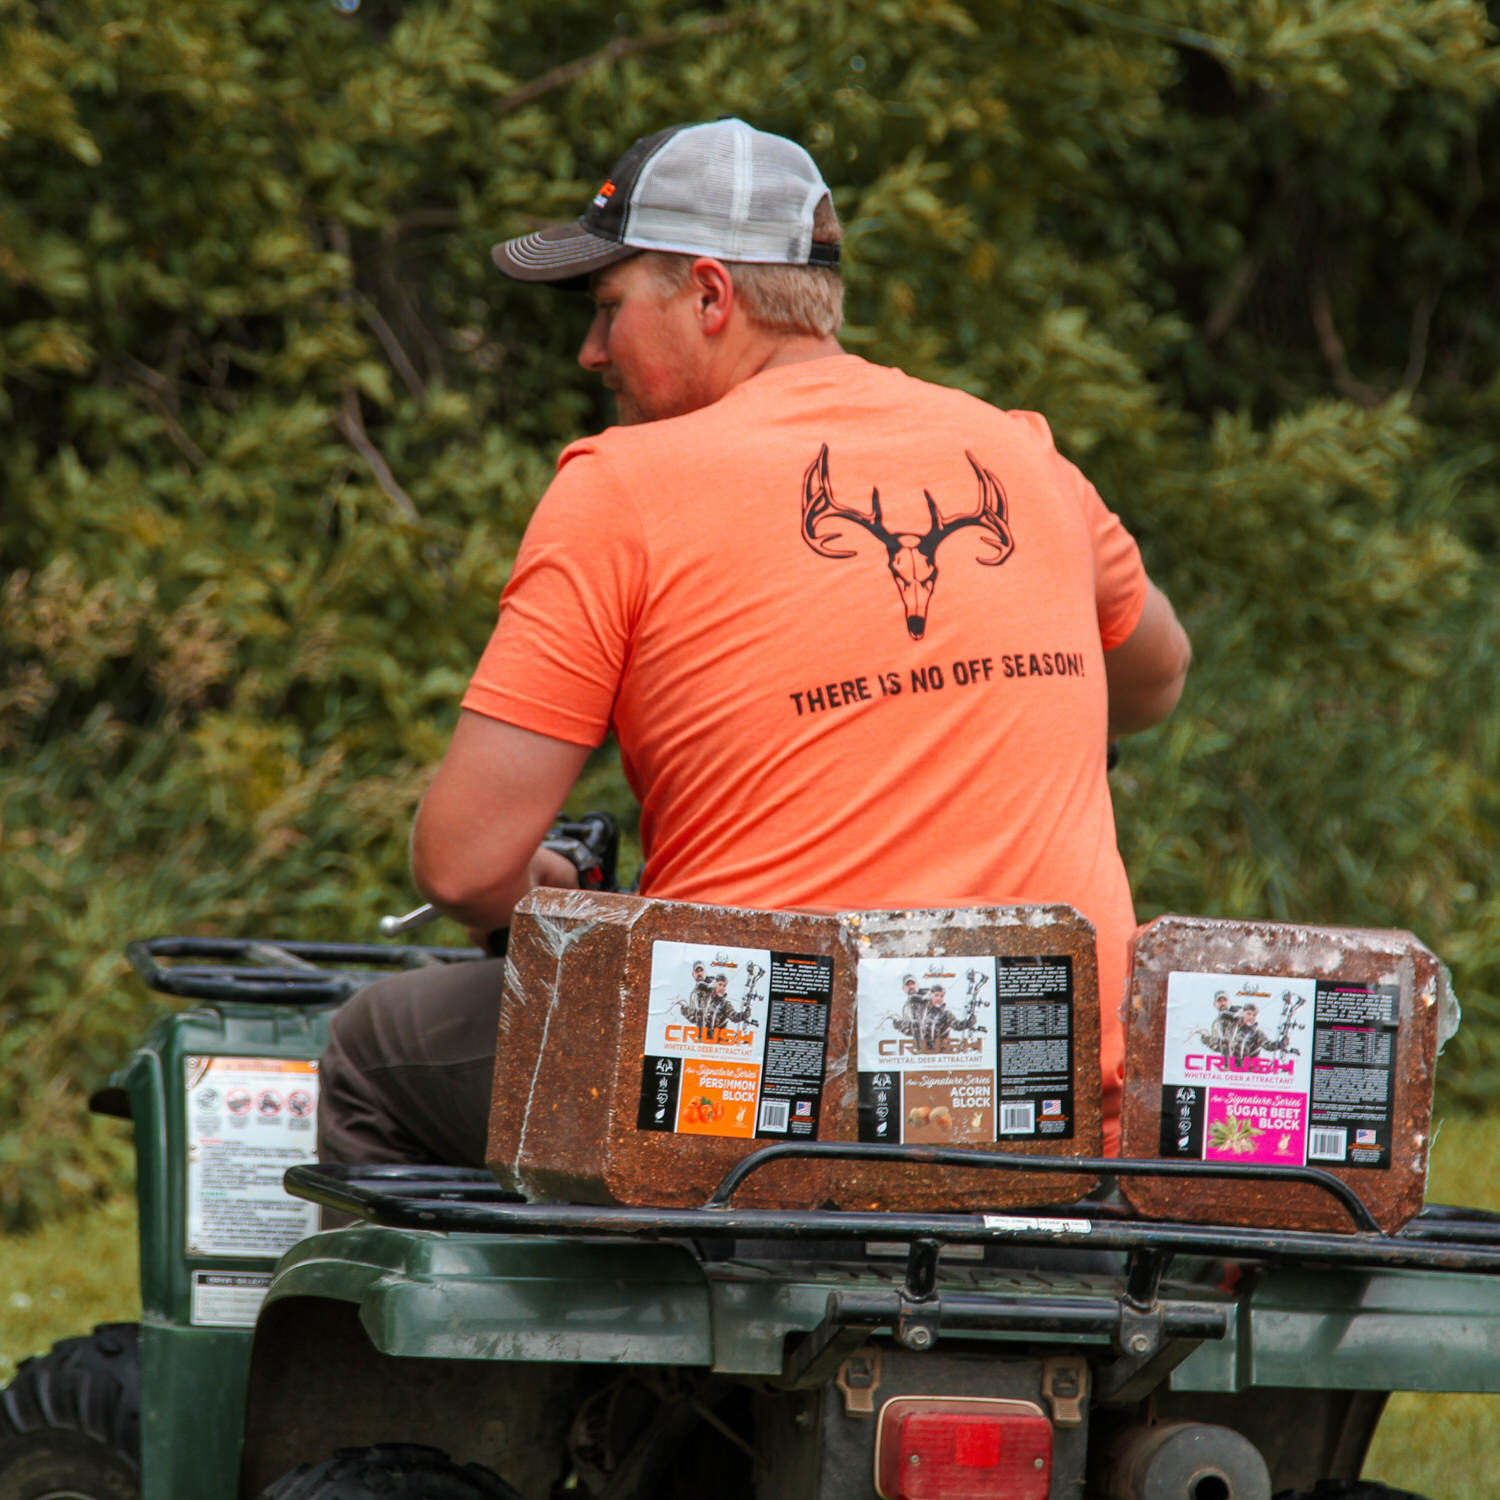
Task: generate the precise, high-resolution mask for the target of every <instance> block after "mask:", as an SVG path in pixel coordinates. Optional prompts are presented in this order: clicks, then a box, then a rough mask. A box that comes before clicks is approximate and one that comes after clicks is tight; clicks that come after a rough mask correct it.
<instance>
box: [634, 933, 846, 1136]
mask: <svg viewBox="0 0 1500 1500" xmlns="http://www.w3.org/2000/svg"><path fill="white" fill-rule="evenodd" d="M832 997H833V960H832V959H831V958H824V957H818V956H815V955H809V954H801V953H777V952H773V951H771V950H768V949H764V948H712V947H709V946H707V945H705V944H703V943H671V942H656V943H653V944H652V948H651V1000H650V1005H649V1008H648V1012H647V1018H646V1039H645V1047H644V1049H643V1053H642V1059H641V1104H640V1110H639V1112H638V1114H637V1116H636V1124H637V1126H638V1128H640V1129H641V1130H666V1131H674V1132H677V1133H679V1134H683V1135H728V1136H741V1137H743V1138H745V1139H751V1138H753V1137H756V1136H768V1137H771V1138H773V1139H774V1138H778V1137H788V1138H790V1137H805V1138H809V1139H810V1138H815V1137H816V1136H817V1133H818V1103H819V1100H820V1099H821V1097H822V1092H823V1062H824V1056H825V1053H826V1050H827V1045H828V1012H829V1006H830V1003H831V1001H832Z"/></svg>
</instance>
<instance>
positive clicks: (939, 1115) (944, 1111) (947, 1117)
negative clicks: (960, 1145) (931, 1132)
mask: <svg viewBox="0 0 1500 1500" xmlns="http://www.w3.org/2000/svg"><path fill="white" fill-rule="evenodd" d="M928 1118H929V1119H930V1121H931V1123H932V1124H933V1125H935V1126H936V1127H937V1128H938V1129H939V1130H952V1129H953V1114H952V1111H951V1110H949V1108H948V1106H947V1105H946V1104H940V1105H938V1107H937V1108H936V1109H935V1110H933V1112H932V1114H931V1115H930V1116H929V1117H928Z"/></svg>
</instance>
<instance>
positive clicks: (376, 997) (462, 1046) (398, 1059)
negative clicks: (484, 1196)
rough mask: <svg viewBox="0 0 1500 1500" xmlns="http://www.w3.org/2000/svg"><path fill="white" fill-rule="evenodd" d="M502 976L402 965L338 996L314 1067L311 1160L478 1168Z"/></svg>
mask: <svg viewBox="0 0 1500 1500" xmlns="http://www.w3.org/2000/svg"><path fill="white" fill-rule="evenodd" d="M504 975H505V964H504V963H503V962H502V961H501V960H500V959H485V960H479V961H476V962H473V963H457V964H444V965H443V966H442V967H440V968H429V969H410V970H406V971H404V972H402V973H400V974H392V975H390V976H389V977H387V978H385V979H379V980H377V981H376V982H375V983H374V984H372V985H370V986H369V987H368V988H367V989H363V990H361V991H360V992H359V993H358V994H357V995H355V996H354V997H353V998H352V999H351V1000H349V1001H347V1002H346V1003H345V1004H344V1005H343V1006H342V1007H341V1008H340V1009H339V1010H338V1011H337V1012H336V1013H335V1015H334V1017H333V1029H332V1035H331V1037H330V1039H329V1043H328V1048H327V1050H326V1051H325V1052H324V1053H323V1061H322V1064H321V1066H320V1068H319V1070H318V1076H319V1095H320V1097H319V1103H318V1160H319V1161H324V1162H412V1163H415V1164H417V1165H421V1166H451V1167H482V1166H483V1165H484V1148H485V1136H486V1133H487V1129H488V1125H489V1115H490V1092H491V1086H492V1083H493V1079H494V1072H495V1038H496V1036H497V1035H498V1034H499V1029H500V984H501V980H502V979H503V978H504Z"/></svg>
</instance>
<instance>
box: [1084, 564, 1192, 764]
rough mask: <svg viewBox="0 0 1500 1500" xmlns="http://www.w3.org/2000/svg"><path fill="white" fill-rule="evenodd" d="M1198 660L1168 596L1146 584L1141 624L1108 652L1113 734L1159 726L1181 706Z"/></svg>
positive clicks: (1130, 732) (1111, 732) (1106, 662)
mask: <svg viewBox="0 0 1500 1500" xmlns="http://www.w3.org/2000/svg"><path fill="white" fill-rule="evenodd" d="M1192 659H1193V650H1192V646H1191V645H1190V644H1189V642H1188V638H1187V632H1186V631H1185V630H1183V628H1182V626H1181V625H1179V624H1178V623H1177V616H1176V615H1175V614H1174V613H1173V611H1172V606H1171V603H1170V602H1169V601H1168V599H1167V596H1166V595H1165V594H1164V593H1162V591H1161V590H1160V589H1159V588H1157V586H1156V585H1155V584H1154V583H1151V582H1149V581H1148V582H1147V584H1146V607H1145V608H1144V609H1143V610H1142V611H1141V617H1140V619H1139V620H1138V621H1137V622H1136V627H1135V629H1134V630H1132V631H1131V632H1130V634H1129V635H1128V636H1126V638H1125V639H1124V640H1123V641H1121V642H1120V644H1119V645H1118V646H1116V647H1115V648H1114V649H1113V650H1112V651H1106V652H1105V653H1104V675H1105V677H1106V678H1107V679H1108V682H1109V732H1110V734H1111V736H1113V735H1117V734H1137V733H1139V732H1140V731H1141V730H1142V729H1150V728H1151V727H1152V725H1154V724H1160V723H1161V721H1162V720H1163V719H1165V718H1166V717H1167V715H1168V714H1169V713H1171V712H1172V710H1173V709H1174V708H1176V707H1177V700H1178V699H1179V698H1180V697H1181V696H1182V685H1183V683H1184V682H1185V681H1186V680H1187V672H1188V664H1189V663H1190V662H1191V661H1192Z"/></svg>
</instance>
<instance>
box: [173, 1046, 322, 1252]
mask: <svg viewBox="0 0 1500 1500" xmlns="http://www.w3.org/2000/svg"><path fill="white" fill-rule="evenodd" d="M184 1067H185V1070H186V1079H185V1082H186V1094H187V1253H188V1254H189V1255H228V1256H253V1257H255V1258H257V1259H261V1258H265V1259H275V1258H276V1257H277V1256H279V1255H281V1254H282V1253H283V1252H284V1251H285V1250H287V1249H289V1248H290V1247H291V1246H292V1245H295V1244H296V1243H297V1241H298V1240H301V1239H306V1237H307V1236H308V1235H310V1234H313V1233H314V1232H315V1231H316V1230H317V1227H318V1208H317V1205H316V1204H314V1203H308V1202H305V1201H304V1200H303V1199H301V1198H293V1197H291V1196H290V1195H289V1194H288V1193H287V1192H286V1190H285V1189H284V1188H283V1187H282V1185H281V1180H282V1177H283V1175H284V1174H285V1172H286V1169H287V1168H288V1167H293V1166H297V1165H299V1164H300V1163H302V1162H307V1161H311V1160H313V1158H314V1157H315V1156H316V1154H317V1148H316V1143H315V1141H316V1136H315V1131H316V1121H317V1111H318V1065H317V1063H316V1062H314V1061H312V1060H309V1059H303V1058H280V1057H188V1058H185V1059H184Z"/></svg>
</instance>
